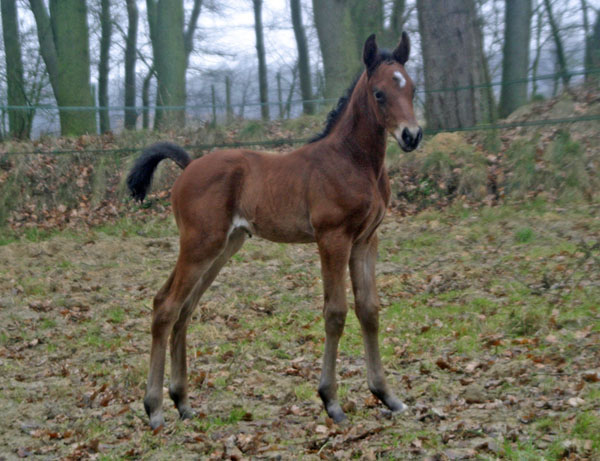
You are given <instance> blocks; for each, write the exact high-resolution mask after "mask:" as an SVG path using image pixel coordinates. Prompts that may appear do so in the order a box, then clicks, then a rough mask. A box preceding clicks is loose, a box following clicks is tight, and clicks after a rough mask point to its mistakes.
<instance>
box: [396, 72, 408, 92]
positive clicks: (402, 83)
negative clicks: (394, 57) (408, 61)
mask: <svg viewBox="0 0 600 461" xmlns="http://www.w3.org/2000/svg"><path fill="white" fill-rule="evenodd" d="M394 80H396V81H397V82H398V86H399V87H400V88H404V87H405V86H406V79H405V78H404V75H402V72H400V71H399V70H397V71H396V72H394Z"/></svg>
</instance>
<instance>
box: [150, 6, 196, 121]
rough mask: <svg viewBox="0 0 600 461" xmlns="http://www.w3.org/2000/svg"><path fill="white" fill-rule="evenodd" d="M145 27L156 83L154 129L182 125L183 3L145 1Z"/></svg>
mask: <svg viewBox="0 0 600 461" xmlns="http://www.w3.org/2000/svg"><path fill="white" fill-rule="evenodd" d="M146 3H147V10H148V23H149V25H150V37H151V41H152V50H153V52H154V67H155V69H156V79H157V83H158V89H157V95H156V106H157V107H156V115H155V118H154V128H155V129H157V130H165V129H169V128H173V127H181V126H184V125H185V109H184V108H183V107H184V106H185V96H186V91H185V68H186V52H185V43H184V32H183V16H184V15H183V0H147V2H146Z"/></svg>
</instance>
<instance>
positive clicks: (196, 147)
mask: <svg viewBox="0 0 600 461" xmlns="http://www.w3.org/2000/svg"><path fill="white" fill-rule="evenodd" d="M565 74H566V75H567V76H569V77H574V76H585V75H590V74H593V75H596V74H600V69H587V70H574V71H569V72H566V73H565V72H557V73H554V74H544V75H538V76H536V77H528V78H523V79H516V80H510V81H504V82H489V83H485V84H476V85H468V86H462V87H454V88H436V89H429V90H425V89H421V90H417V93H421V94H427V93H440V92H457V91H465V90H472V89H480V88H490V87H495V86H506V85H513V84H523V83H530V82H533V81H537V80H549V79H558V78H561V77H562V76H564V75H565ZM599 78H600V77H599ZM335 101H337V98H336V99H325V98H320V99H312V100H295V101H288V102H287V104H290V103H295V104H303V103H307V102H311V103H317V104H319V105H323V104H327V103H332V102H335ZM265 104H269V105H280V104H281V102H278V101H272V102H268V103H265ZM261 105H263V104H262V103H245V106H254V107H258V106H261ZM240 106H241V104H231V105H227V106H226V105H222V104H220V105H219V104H217V105H215V104H198V105H186V106H136V107H128V106H108V107H98V106H87V107H81V106H62V107H59V106H55V105H46V104H39V105H31V106H13V105H0V111H3V112H6V111H11V110H21V111H23V110H29V111H31V110H55V111H89V110H93V111H95V112H97V111H101V110H110V111H116V110H119V111H125V110H135V111H138V112H139V111H151V110H185V111H190V110H201V109H213V110H214V109H215V107H217V108H220V109H226V108H228V107H240ZM592 121H600V114H597V115H595V114H592V115H584V116H578V117H565V118H556V119H540V120H527V121H518V122H505V123H488V124H479V125H473V126H467V127H458V128H453V129H438V130H432V129H426V130H425V134H429V135H433V134H437V133H441V132H457V131H484V130H505V129H511V128H518V127H534V126H544V125H561V124H569V123H580V122H592ZM308 141H309V139H307V138H280V139H271V140H265V141H232V142H226V143H212V144H188V145H184V146H183V147H184V148H186V149H189V150H192V151H195V152H203V151H210V150H213V149H223V148H241V147H281V146H288V145H296V144H304V143H307V142H308ZM143 147H144V146H131V147H121V148H111V149H98V148H91V149H87V148H81V149H53V150H43V149H36V150H28V151H23V150H14V151H8V152H3V153H2V154H3V155H36V154H39V155H74V154H83V153H87V154H100V155H102V154H130V153H133V152H137V151H139V150H140V149H142V148H143ZM2 154H0V155H2Z"/></svg>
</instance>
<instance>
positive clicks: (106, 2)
mask: <svg viewBox="0 0 600 461" xmlns="http://www.w3.org/2000/svg"><path fill="white" fill-rule="evenodd" d="M100 28H101V37H100V61H99V62H98V105H99V106H100V133H106V132H107V131H110V114H109V113H108V71H109V54H108V53H109V51H110V40H111V34H112V19H111V17H110V0H101V1H100Z"/></svg>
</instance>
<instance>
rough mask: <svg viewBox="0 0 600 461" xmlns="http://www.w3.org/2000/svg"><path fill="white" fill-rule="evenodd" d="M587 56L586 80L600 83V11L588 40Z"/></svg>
mask: <svg viewBox="0 0 600 461" xmlns="http://www.w3.org/2000/svg"><path fill="white" fill-rule="evenodd" d="M586 58H587V59H586V63H585V64H586V66H585V70H586V71H588V72H589V73H588V74H586V81H587V82H596V84H598V83H600V74H599V73H598V71H599V70H600V11H599V12H598V13H597V14H596V22H595V23H594V27H593V29H592V34H591V35H590V36H589V37H588V38H587V41H586ZM591 71H594V73H592V72H591Z"/></svg>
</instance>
